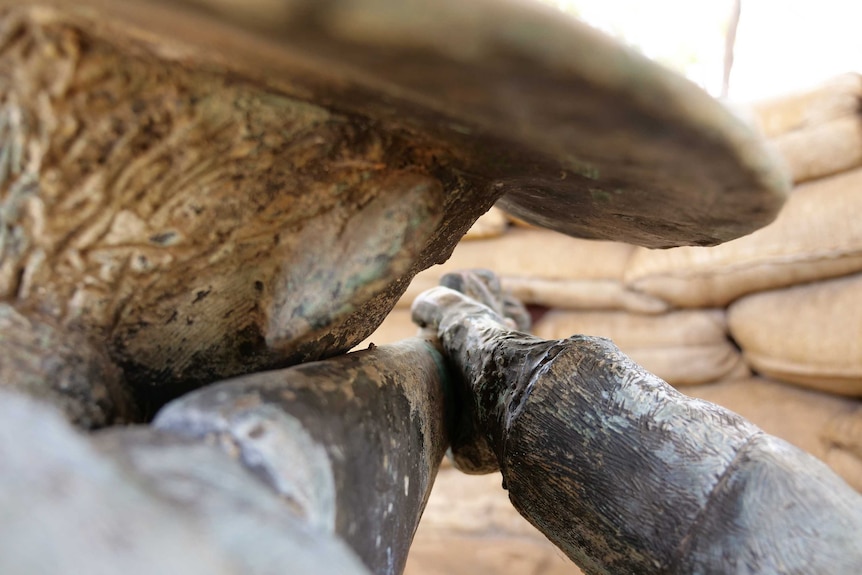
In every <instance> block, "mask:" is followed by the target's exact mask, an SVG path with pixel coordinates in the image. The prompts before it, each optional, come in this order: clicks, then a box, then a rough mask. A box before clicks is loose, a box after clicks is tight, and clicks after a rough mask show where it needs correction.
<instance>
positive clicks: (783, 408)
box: [684, 377, 862, 491]
mask: <svg viewBox="0 0 862 575" xmlns="http://www.w3.org/2000/svg"><path fill="white" fill-rule="evenodd" d="M684 391H685V393H687V394H688V395H691V396H694V397H699V398H701V399H705V400H707V401H711V402H713V403H717V404H719V405H722V406H724V407H726V408H728V409H730V410H731V411H735V412H737V413H739V414H740V415H742V416H743V417H745V418H747V419H749V420H751V421H752V422H753V423H754V424H755V425H758V426H759V427H761V428H763V430H764V431H766V432H768V433H771V434H773V435H777V436H778V437H781V438H782V439H784V440H786V441H788V442H790V443H792V444H794V445H796V446H797V447H799V448H800V449H803V450H805V451H807V452H809V453H811V454H812V455H814V456H815V457H818V458H819V459H821V460H823V461H825V462H826V463H827V464H828V465H829V466H830V467H832V469H833V470H835V472H836V473H838V474H839V475H840V476H841V477H843V478H844V480H845V481H847V482H848V483H849V484H850V485H851V486H852V487H853V488H854V489H856V490H858V491H862V402H860V401H858V400H856V399H850V398H844V397H837V396H834V395H830V394H827V393H822V392H816V391H811V390H807V389H802V388H798V387H795V386H792V385H786V384H782V383H778V382H774V381H769V380H767V379H763V378H757V377H752V378H747V379H741V380H735V381H723V382H720V383H713V384H708V385H701V386H697V387H689V388H685V390H684Z"/></svg>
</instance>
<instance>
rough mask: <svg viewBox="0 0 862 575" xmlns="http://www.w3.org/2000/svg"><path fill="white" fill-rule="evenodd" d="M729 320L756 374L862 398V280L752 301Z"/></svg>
mask: <svg viewBox="0 0 862 575" xmlns="http://www.w3.org/2000/svg"><path fill="white" fill-rule="evenodd" d="M728 319H729V325H730V331H731V334H732V335H733V337H734V339H736V342H737V343H738V344H739V346H740V347H741V348H742V350H743V353H744V355H745V359H746V361H747V362H748V363H749V365H751V366H752V368H753V369H754V370H755V371H758V372H760V373H763V374H765V375H768V376H770V377H773V378H776V379H779V380H782V381H790V382H793V383H798V384H800V385H805V386H808V387H813V388H816V389H822V390H825V391H830V392H833V393H841V394H844V395H858V396H862V274H856V275H853V276H849V277H846V278H840V279H835V280H830V281H823V282H818V283H814V284H808V285H802V286H795V287H792V288H787V289H783V290H775V291H770V292H764V293H759V294H754V295H751V296H748V297H746V298H743V299H741V300H739V301H737V302H736V303H734V304H733V305H732V306H731V307H730V309H729V310H728Z"/></svg>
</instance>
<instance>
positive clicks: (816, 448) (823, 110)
mask: <svg viewBox="0 0 862 575" xmlns="http://www.w3.org/2000/svg"><path fill="white" fill-rule="evenodd" d="M860 103H862V77H860V76H858V75H855V74H852V75H846V76H842V77H840V78H836V79H835V80H833V81H831V82H829V83H827V84H826V85H823V86H820V87H818V88H816V89H814V90H811V91H809V92H806V93H802V94H795V95H792V96H788V97H786V98H782V99H778V100H775V101H771V102H765V103H762V104H759V105H756V106H754V107H753V108H752V109H751V117H752V119H753V121H754V122H756V123H757V124H758V126H759V128H760V129H761V130H762V131H763V133H764V134H765V135H766V136H767V137H768V138H769V139H770V140H771V142H772V143H773V144H774V146H775V148H776V150H777V152H778V153H779V155H780V156H781V157H782V158H783V159H784V161H785V162H786V164H787V167H788V171H789V173H790V174H791V175H792V177H793V180H794V189H793V191H792V192H791V195H790V197H789V200H788V202H787V204H786V206H785V208H784V210H783V211H782V212H781V214H780V215H779V217H778V218H777V220H776V221H775V222H774V223H773V224H772V225H770V226H768V227H766V228H764V229H762V230H760V231H757V232H755V233H753V234H751V235H749V236H746V237H744V238H740V239H738V240H735V241H733V242H729V243H726V244H723V245H721V246H718V247H714V248H696V247H691V248H689V247H684V248H675V249H670V250H648V249H645V248H639V247H634V246H629V245H625V244H619V243H612V242H596V241H588V240H578V239H574V238H568V237H565V236H562V235H559V234H556V233H553V232H549V231H544V230H539V229H535V228H530V227H528V226H523V225H521V224H519V223H517V222H512V221H510V220H509V219H508V218H507V217H506V216H505V214H503V213H502V212H500V211H498V210H492V211H491V212H490V213H488V214H487V215H486V216H484V217H483V218H482V219H481V220H480V221H479V222H477V224H476V226H474V228H473V229H472V230H471V232H470V234H468V236H467V237H466V238H465V240H464V241H462V242H461V244H460V245H459V246H458V247H457V248H456V250H455V252H454V253H453V255H452V257H451V259H450V260H449V261H447V262H446V263H445V264H444V265H441V266H436V267H434V268H432V269H430V270H427V271H426V272H424V273H423V274H421V275H420V276H418V277H417V278H416V280H415V281H414V282H413V284H411V286H410V288H409V290H408V292H407V293H406V294H405V296H404V298H402V300H401V301H400V302H399V305H398V307H397V308H396V309H395V310H394V311H393V312H392V314H391V315H390V316H389V318H387V320H386V321H385V322H384V324H383V325H382V326H381V328H380V329H379V330H378V331H377V332H375V334H374V335H372V336H371V338H369V340H370V341H373V342H374V343H376V344H382V343H388V342H390V341H395V340H398V339H401V338H403V337H408V336H411V335H414V334H415V333H416V328H415V326H413V325H412V324H411V323H410V313H409V306H410V303H411V302H412V300H413V298H414V297H415V296H416V295H417V294H418V293H420V292H421V291H422V290H424V289H427V288H429V287H431V286H433V285H436V284H437V282H438V280H439V278H440V276H441V275H443V274H444V273H446V272H447V271H451V270H456V269H463V268H474V267H482V268H488V269H491V270H494V271H495V272H496V273H497V274H498V275H499V276H501V279H502V283H503V285H504V286H505V287H506V288H508V289H509V290H510V291H512V292H513V293H514V294H515V295H517V296H518V297H520V298H521V299H522V300H523V301H524V302H526V303H528V304H529V305H530V306H531V308H532V311H533V312H534V317H535V318H536V321H535V323H534V326H533V333H535V334H536V335H538V336H540V337H544V338H564V337H568V336H569V335H572V334H575V333H582V334H589V335H599V336H605V337H609V338H611V339H612V340H614V342H615V343H616V344H617V345H618V346H619V347H620V348H621V349H622V350H623V351H624V352H626V353H627V354H629V355H630V356H631V357H632V358H633V359H634V360H635V361H637V362H638V363H640V364H641V365H643V366H644V367H646V368H647V369H648V370H650V371H652V372H653V373H655V374H657V375H658V376H659V377H662V378H663V379H665V380H666V381H667V382H668V383H670V384H672V385H674V386H677V387H678V388H679V389H680V390H681V391H683V392H685V393H688V394H690V395H693V396H697V397H701V398H703V399H707V400H710V401H714V402H716V403H719V404H721V405H724V406H726V407H728V408H730V409H732V410H734V411H736V412H738V413H740V414H742V415H743V416H745V417H747V418H749V419H750V420H752V421H753V422H754V423H756V424H757V425H759V426H761V427H762V428H764V429H765V430H766V431H768V432H770V433H773V434H775V435H778V436H780V437H783V438H785V439H786V440H788V441H790V442H791V443H794V444H796V445H797V446H799V447H800V448H802V449H805V450H806V451H808V452H810V453H812V454H813V455H815V456H817V457H819V458H820V459H822V460H823V461H825V462H826V463H827V464H828V465H830V466H831V467H832V468H833V469H834V470H835V471H836V472H837V473H838V474H840V475H841V476H842V477H844V479H845V480H846V481H847V482H848V483H849V484H850V485H852V486H853V487H855V488H856V489H858V490H860V491H862V399H860V398H862V112H860V109H862V105H860ZM450 473H452V474H455V473H456V472H454V471H451V470H444V471H443V472H442V473H441V477H440V480H439V481H440V482H441V484H443V485H449V484H450V483H452V484H457V482H458V481H461V482H466V481H473V480H475V478H467V479H464V480H460V479H458V480H456V479H450V478H449V475H448V474H450ZM472 485H478V484H477V483H474V484H472ZM447 489H448V491H449V492H450V497H452V498H454V497H455V496H454V495H453V494H454V493H457V492H459V491H463V490H464V489H466V488H463V487H462V488H458V487H454V488H453V487H449V488H447ZM501 493H502V492H501ZM444 495H445V494H444ZM434 497H435V496H432V505H431V506H430V507H429V515H428V516H427V521H428V523H429V525H431V526H432V527H428V528H427V529H426V528H420V536H419V538H418V539H417V549H418V550H420V551H417V554H421V549H423V545H429V543H428V541H429V540H432V541H433V540H434V537H437V540H441V539H440V538H441V537H443V538H445V537H450V538H451V537H452V536H451V533H452V530H453V529H454V531H455V532H458V530H459V529H461V533H462V535H463V536H464V537H470V536H477V535H481V530H482V529H486V528H487V525H486V526H485V527H482V523H481V521H480V522H479V523H476V522H475V521H473V523H476V524H475V525H473V526H472V527H471V526H470V525H469V523H470V521H467V525H466V526H464V525H461V526H460V527H459V526H458V525H454V526H453V525H452V522H451V517H450V520H449V522H448V523H447V522H446V521H443V522H442V523H441V522H440V518H439V517H438V516H437V515H439V513H438V514H437V515H434V510H435V509H436V507H435V505H434ZM440 497H443V495H441V496H440ZM500 497H501V501H504V500H505V495H504V494H503V495H501V496H500ZM439 505H444V506H449V505H451V506H457V505H459V503H458V501H457V499H450V500H449V501H448V502H446V503H445V504H439ZM439 505H438V506H439ZM488 505H489V507H487V509H492V508H493V509H497V507H494V505H499V506H500V509H503V508H504V507H505V501H504V502H503V503H495V504H493V505H492V504H490V503H489V504H488ZM513 521H514V520H513ZM498 523H499V522H498ZM434 525H437V527H436V528H435V527H433V526H434ZM423 529H424V530H423ZM435 529H437V531H435ZM446 529H448V530H449V531H448V533H449V535H446ZM471 529H472V530H471ZM477 529H478V531H477ZM519 529H520V528H512V529H510V530H509V531H506V529H502V530H501V529H500V528H499V526H498V527H496V528H495V530H496V531H495V532H496V533H497V534H498V535H499V536H505V537H510V538H513V537H514V538H515V539H512V541H516V540H520V539H518V538H523V537H524V536H525V535H524V533H527V531H524V532H521V531H519ZM429 537H430V539H428V538H429ZM539 537H541V536H539ZM482 539H483V542H480V543H477V544H476V546H475V547H476V549H478V548H480V547H481V545H483V544H484V540H485V539H486V537H482ZM441 541H442V540H441ZM537 541H538V540H537ZM530 544H531V545H532V544H533V543H530ZM452 545H454V543H450V544H447V546H450V547H451V546H452ZM506 548H507V549H509V550H511V549H514V548H516V547H513V546H512V545H508V546H506ZM548 552H549V551H547V550H546V549H545V548H544V547H543V548H542V549H541V550H540V551H535V550H534V551H529V552H527V551H525V552H524V553H526V555H524V557H523V558H522V559H523V561H522V562H521V569H519V571H520V572H524V571H525V569H524V568H523V567H524V565H526V564H527V563H529V564H530V565H532V566H533V567H531V569H538V567H537V565H538V566H540V565H546V567H547V570H546V571H542V570H534V571H529V570H527V571H529V572H537V573H556V572H558V571H557V570H556V569H558V568H560V569H562V568H563V567H562V565H563V564H559V565H558V564H557V562H556V561H554V560H553V557H556V556H554V555H551V556H550V557H552V559H548V557H549V556H548V555H546V553H548ZM530 557H532V559H530ZM556 558H557V559H559V557H556ZM531 561H532V563H531ZM509 562H510V563H512V562H515V563H517V561H516V560H510V561H509ZM524 562H526V563H524ZM468 563H469V561H468ZM474 563H475V562H474ZM480 563H481V562H480ZM566 568H567V569H568V571H559V572H572V571H571V567H566ZM410 569H411V570H408V573H409V574H411V575H420V574H424V575H427V574H430V573H436V572H437V571H435V570H434V569H435V567H434V566H433V564H432V563H429V562H428V561H419V560H416V561H413V562H412V563H411V567H410ZM447 569H448V570H447V571H446V572H449V573H459V572H461V571H452V568H451V566H450V567H447ZM464 569H465V570H464V571H463V572H464V573H481V572H483V571H482V569H483V567H482V565H481V564H471V565H466V566H465V567H464ZM489 569H491V570H490V571H489V572H492V571H493V572H500V573H505V572H509V571H506V570H500V569H496V567H494V568H489ZM494 569H496V571H495V570H494ZM441 572H442V571H441ZM512 572H514V571H512Z"/></svg>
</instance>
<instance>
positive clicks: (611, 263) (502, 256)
mask: <svg viewBox="0 0 862 575" xmlns="http://www.w3.org/2000/svg"><path fill="white" fill-rule="evenodd" d="M633 249H634V248H633V247H632V246H630V245H627V244H622V243H616V242H603V241H592V240H582V239H577V238H571V237H568V236H564V235H562V234H558V233H555V232H551V231H547V230H530V229H523V228H511V229H509V230H508V231H507V233H506V234H504V235H502V236H500V237H497V238H494V239H489V240H482V241H469V242H461V243H460V244H458V246H457V247H456V248H455V251H454V252H453V253H452V257H451V258H449V260H448V261H447V262H446V263H444V264H442V265H438V266H434V267H432V268H430V269H427V270H425V271H424V272H422V273H420V274H419V275H417V276H416V277H415V278H414V279H413V282H412V283H411V284H410V286H409V287H408V288H407V292H406V293H405V294H404V296H403V297H402V298H401V300H400V301H399V302H398V307H409V306H410V304H411V303H412V302H413V300H414V299H415V298H416V296H417V295H419V294H420V293H422V292H423V291H425V290H427V289H430V288H432V287H434V286H436V285H438V283H439V281H440V277H441V276H443V275H444V274H445V273H447V272H450V271H456V270H462V269H472V268H486V269H490V270H493V271H494V273H496V274H497V275H498V276H499V277H500V281H501V283H502V284H503V287H504V288H506V289H508V290H509V291H510V292H512V293H513V294H514V295H516V296H517V297H519V298H520V299H521V300H522V301H524V302H525V303H528V304H536V305H543V306H547V307H561V308H566V309H627V310H632V311H638V312H643V313H659V312H661V311H664V310H665V309H666V308H667V304H666V303H665V302H664V301H662V300H661V299H659V298H656V297H653V296H650V295H647V294H640V293H636V292H634V291H632V290H629V289H627V288H625V287H624V286H623V284H622V277H623V273H624V271H625V268H626V264H627V262H628V259H629V257H630V256H631V254H632V251H633Z"/></svg>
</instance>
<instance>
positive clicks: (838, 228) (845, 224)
mask: <svg viewBox="0 0 862 575" xmlns="http://www.w3.org/2000/svg"><path fill="white" fill-rule="evenodd" d="M860 221H862V169H856V170H853V171H850V172H845V173H843V174H840V175H837V176H832V177H830V178H825V179H822V180H818V181H816V182H811V183H808V184H804V185H802V186H799V187H797V188H796V189H795V190H794V191H793V193H792V194H791V195H790V198H789V199H788V202H787V204H786V205H785V207H784V209H783V210H782V212H781V213H780V214H779V215H778V218H777V219H776V220H775V222H774V223H772V224H771V225H769V226H767V227H766V228H763V229H762V230H759V231H757V232H754V233H753V234H751V235H749V236H745V237H743V238H740V239H738V240H734V241H732V242H727V243H725V244H722V245H720V246H716V247H712V248H700V247H681V248H675V249H671V250H665V251H658V250H648V249H645V248H637V249H636V250H635V251H634V253H633V255H632V257H631V259H630V260H629V264H628V268H627V270H626V273H625V283H626V285H627V286H628V287H629V288H630V289H632V290H635V291H639V292H642V293H645V294H649V295H652V296H654V297H658V298H661V299H664V300H665V301H667V302H669V303H671V304H673V305H676V306H679V307H722V306H725V305H727V304H728V303H730V302H731V301H733V300H735V299H736V298H738V297H740V296H742V295H744V294H748V293H752V292H756V291H762V290H769V289H775V288H779V287H784V286H789V285H794V284H798V283H802V282H809V281H815V280H820V279H825V278H830V277H836V276H841V275H846V274H851V273H854V272H857V271H860V270H862V225H859V222H860Z"/></svg>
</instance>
